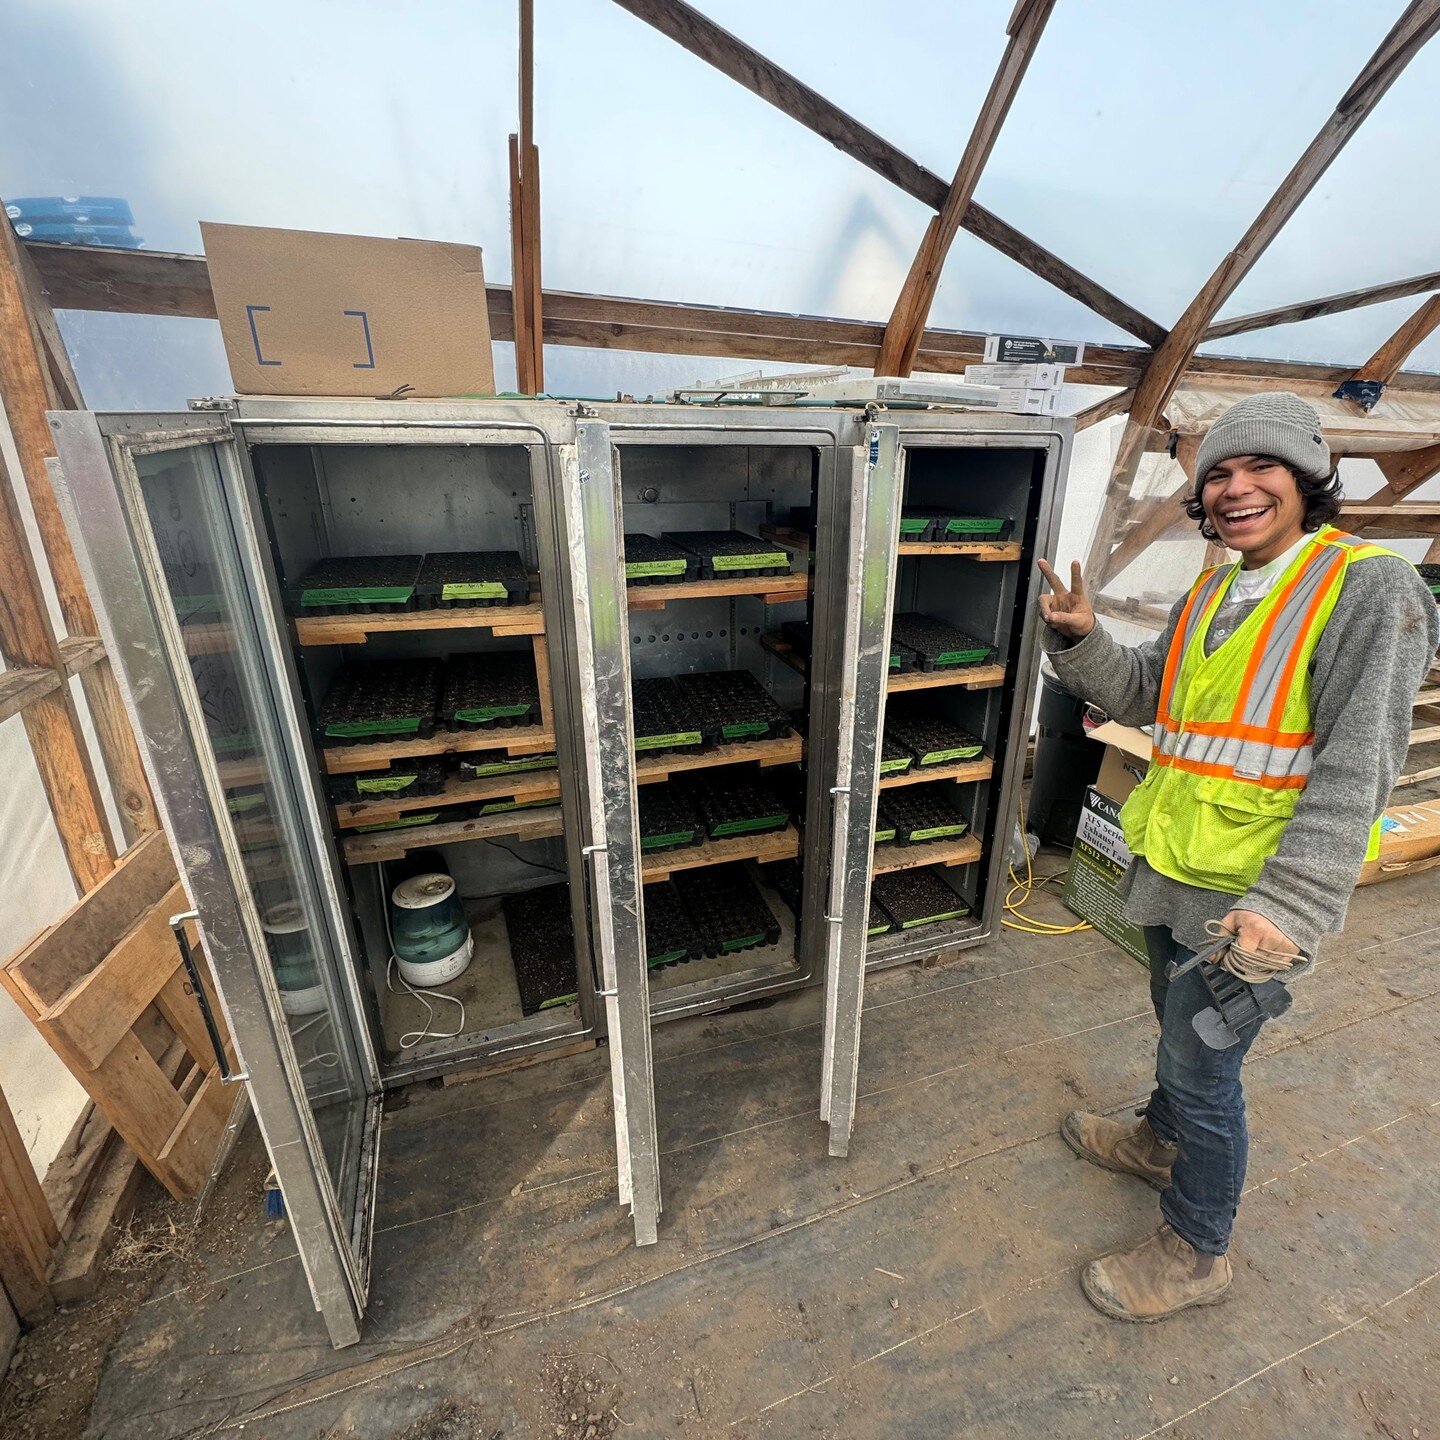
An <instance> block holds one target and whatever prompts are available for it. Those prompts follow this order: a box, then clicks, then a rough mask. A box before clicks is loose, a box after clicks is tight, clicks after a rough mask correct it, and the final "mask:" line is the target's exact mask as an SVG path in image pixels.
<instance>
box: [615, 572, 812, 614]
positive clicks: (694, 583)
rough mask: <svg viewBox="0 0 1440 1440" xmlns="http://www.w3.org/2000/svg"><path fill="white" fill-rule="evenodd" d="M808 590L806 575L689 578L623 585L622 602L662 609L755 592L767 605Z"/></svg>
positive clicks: (798, 597) (638, 607)
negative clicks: (684, 602)
mask: <svg viewBox="0 0 1440 1440" xmlns="http://www.w3.org/2000/svg"><path fill="white" fill-rule="evenodd" d="M809 593H810V577H809V576H808V575H751V576H748V577H738V578H736V579H734V580H690V581H686V582H682V583H678V584H674V585H627V586H626V587H625V603H626V605H627V606H628V607H629V608H630V609H631V610H663V609H664V608H665V607H666V606H667V605H669V604H672V603H673V602H674V601H677V600H713V599H717V598H720V597H724V596H727V595H758V596H759V597H760V598H761V599H762V600H763V601H764V602H765V603H766V604H767V605H783V604H785V603H786V602H787V601H790V600H803V599H804V598H805V596H806V595H808V594H809Z"/></svg>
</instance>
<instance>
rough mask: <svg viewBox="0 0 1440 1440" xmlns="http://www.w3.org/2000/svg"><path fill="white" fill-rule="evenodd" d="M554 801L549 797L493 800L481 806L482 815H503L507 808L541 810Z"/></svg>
mask: <svg viewBox="0 0 1440 1440" xmlns="http://www.w3.org/2000/svg"><path fill="white" fill-rule="evenodd" d="M554 803H555V802H554V800H552V799H550V798H548V797H547V798H546V799H544V800H492V801H491V802H490V803H489V804H488V805H482V806H481V807H480V813H481V814H482V815H501V814H503V813H504V812H505V811H507V810H539V809H541V808H543V807H544V806H546V805H553V804H554Z"/></svg>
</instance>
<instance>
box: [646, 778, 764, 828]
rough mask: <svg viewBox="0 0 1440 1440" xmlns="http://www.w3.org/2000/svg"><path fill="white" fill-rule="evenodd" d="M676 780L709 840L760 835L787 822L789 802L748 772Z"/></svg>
mask: <svg viewBox="0 0 1440 1440" xmlns="http://www.w3.org/2000/svg"><path fill="white" fill-rule="evenodd" d="M680 784H681V786H682V787H683V793H684V795H685V796H686V798H687V799H688V800H689V802H690V806H691V808H692V810H693V811H694V813H695V814H696V815H698V816H699V817H700V822H701V824H702V826H703V828H704V833H705V834H706V835H707V836H708V837H709V838H710V839H711V840H723V839H725V837H726V836H729V835H760V834H764V833H765V832H766V831H769V830H783V829H784V828H785V826H786V825H788V824H789V823H790V806H789V804H788V803H787V802H786V801H784V800H782V799H781V798H780V796H779V795H777V794H776V793H775V791H774V790H773V789H772V788H771V787H770V786H769V785H767V784H766V783H765V782H764V781H763V780H757V779H754V778H753V777H751V776H748V775H702V776H695V777H693V778H692V779H689V780H686V781H683V782H680ZM641 803H642V804H643V803H644V795H643V793H642V796H641Z"/></svg>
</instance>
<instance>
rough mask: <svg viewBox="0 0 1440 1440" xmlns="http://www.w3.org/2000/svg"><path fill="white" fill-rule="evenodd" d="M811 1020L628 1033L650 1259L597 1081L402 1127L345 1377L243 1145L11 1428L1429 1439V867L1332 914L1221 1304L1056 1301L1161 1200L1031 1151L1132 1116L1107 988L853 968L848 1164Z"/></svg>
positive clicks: (1437, 1223) (1051, 957)
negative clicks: (1174, 1308)
mask: <svg viewBox="0 0 1440 1440" xmlns="http://www.w3.org/2000/svg"><path fill="white" fill-rule="evenodd" d="M1046 904H1048V905H1053V906H1054V913H1055V915H1056V918H1064V912H1063V911H1061V910H1060V909H1059V907H1058V905H1055V904H1054V902H1053V901H1049V902H1046ZM819 1000H820V997H819V995H818V993H817V992H815V991H810V992H807V993H805V994H802V995H798V996H791V997H787V998H785V999H784V1000H782V1001H779V1002H777V1003H774V1004H771V1005H769V1006H768V1007H765V1008H760V1009H752V1010H748V1011H744V1012H737V1013H732V1014H729V1015H725V1016H718V1017H710V1018H707V1019H704V1020H700V1021H691V1022H681V1023H676V1024H671V1025H666V1026H663V1027H661V1028H660V1029H659V1030H657V1031H656V1037H655V1049H656V1078H657V1086H658V1092H659V1094H658V1104H659V1117H660V1129H661V1141H662V1147H663V1151H664V1169H663V1181H664V1187H665V1206H666V1209H665V1215H664V1217H663V1219H662V1223H661V1233H660V1243H659V1244H658V1245H655V1246H652V1247H648V1248H646V1249H644V1250H637V1249H635V1247H634V1246H633V1244H632V1243H631V1235H630V1229H629V1225H628V1221H627V1219H626V1217H625V1216H624V1214H623V1213H622V1212H621V1210H620V1208H619V1206H618V1204H617V1201H616V1189H615V1175H614V1155H613V1139H612V1132H611V1125H610V1113H609V1097H608V1084H607V1079H606V1074H605V1067H604V1059H603V1055H601V1054H598V1053H597V1054H587V1055H584V1056H579V1057H573V1058H570V1059H566V1060H560V1061H557V1062H555V1063H554V1064H551V1065H546V1066H541V1067H537V1068H536V1069H534V1070H530V1071H525V1072H520V1073H517V1074H514V1075H510V1076H505V1077H500V1078H496V1079H492V1080H489V1081H484V1082H479V1083H476V1084H470V1085H462V1086H454V1087H451V1088H449V1089H444V1088H440V1087H438V1086H417V1087H412V1088H411V1089H409V1090H408V1091H405V1092H402V1093H401V1094H400V1095H397V1096H396V1097H394V1099H393V1100H392V1102H391V1104H390V1107H389V1109H388V1112H387V1115H386V1120H385V1132H384V1139H383V1144H382V1167H381V1171H382V1173H381V1191H380V1196H379V1205H378V1218H377V1223H376V1234H375V1251H374V1274H373V1280H372V1286H371V1295H372V1301H371V1308H370V1313H369V1316H368V1318H367V1322H366V1329H365V1338H364V1340H363V1341H362V1343H361V1344H360V1345H358V1346H356V1347H353V1348H352V1349H349V1350H345V1351H339V1352H337V1351H334V1350H332V1349H331V1348H330V1346H329V1344H328V1342H327V1340H326V1337H325V1332H324V1328H323V1326H322V1325H321V1323H320V1321H319V1318H318V1316H316V1314H315V1313H314V1311H313V1309H312V1307H311V1305H310V1301H309V1297H308V1292H307V1290H306V1286H305V1280H304V1276H303V1274H302V1272H301V1269H300V1265H299V1263H298V1260H297V1258H296V1256H295V1252H294V1245H293V1242H292V1239H291V1236H290V1234H289V1232H288V1229H287V1227H286V1225H285V1223H284V1222H283V1221H279V1222H277V1221H267V1220H266V1219H265V1218H264V1207H263V1198H262V1194H261V1188H262V1183H263V1179H264V1174H265V1169H266V1165H265V1160H264V1157H263V1153H262V1151H261V1149H260V1147H259V1145H258V1144H257V1143H256V1142H255V1141H254V1138H253V1135H252V1136H251V1137H250V1139H249V1141H248V1143H245V1144H242V1147H241V1149H240V1150H239V1152H238V1153H237V1156H236V1159H235V1162H234V1164H233V1166H232V1168H231V1170H230V1171H229V1173H228V1175H227V1177H226V1180H225V1182H224V1185H223V1186H222V1188H221V1191H220V1194H219V1196H218V1199H217V1202H216V1204H215V1206H214V1207H213V1209H212V1210H211V1211H210V1212H209V1213H208V1214H207V1215H206V1217H205V1218H204V1219H203V1220H202V1221H201V1222H200V1224H199V1225H198V1226H196V1225H193V1224H192V1223H190V1220H189V1217H188V1216H187V1214H186V1213H185V1212H184V1211H182V1210H181V1209H179V1208H178V1207H173V1206H170V1205H169V1204H168V1202H167V1203H164V1204H162V1203H161V1202H159V1201H155V1202H154V1203H152V1204H149V1205H147V1206H146V1207H145V1209H144V1211H143V1213H142V1217H141V1219H140V1221H139V1222H138V1223H137V1228H136V1230H135V1233H134V1234H133V1235H132V1236H131V1237H130V1238H129V1239H128V1240H127V1242H126V1244H125V1246H123V1247H122V1250H121V1252H120V1255H119V1257H118V1261H117V1264H116V1265H115V1266H113V1267H112V1272H111V1274H110V1275H109V1276H108V1277H107V1281H106V1285H105V1287H104V1290H103V1291H102V1294H101V1295H100V1296H99V1297H98V1298H97V1299H96V1300H95V1301H93V1302H91V1303H90V1304H88V1305H86V1306H82V1307H77V1308H75V1309H73V1310H71V1311H70V1312H68V1313H65V1314H62V1315H60V1316H58V1317H57V1318H56V1319H55V1320H54V1321H53V1322H51V1323H50V1324H49V1325H47V1326H46V1327H44V1328H43V1329H41V1330H38V1331H36V1332H34V1333H33V1334H32V1335H31V1336H30V1337H28V1339H27V1342H26V1345H25V1348H24V1350H23V1352H22V1354H21V1357H20V1359H19V1360H18V1361H17V1364H16V1366H15V1368H14V1370H13V1371H12V1374H11V1376H10V1377H9V1379H8V1380H7V1382H6V1384H5V1387H4V1389H3V1391H0V1434H3V1435H4V1436H6V1437H9V1436H24V1437H27V1440H28V1437H39V1436H45V1437H50V1436H64V1437H70V1436H78V1435H81V1434H83V1435H85V1436H86V1437H89V1440H100V1437H104V1440H141V1437H144V1440H168V1437H179V1436H202V1435H226V1436H228V1435H231V1434H238V1433H239V1432H242V1431H243V1432H244V1434H245V1435H246V1436H247V1437H250V1436H256V1437H266V1440H269V1437H275V1440H321V1437H324V1440H470V1437H479V1440H496V1437H505V1440H512V1437H514V1440H518V1437H533V1440H544V1437H555V1440H594V1437H600V1436H607V1437H608V1436H625V1437H627V1440H638V1437H642V1436H645V1437H649V1436H665V1437H677V1436H697V1437H699V1436H722V1435H724V1436H735V1437H737V1440H748V1437H760V1436H777V1437H792V1436H796V1437H799V1436H834V1437H866V1440H869V1437H876V1436H886V1437H889V1436H898V1437H907V1440H908V1437H936V1440H939V1437H960V1436H963V1437H972V1436H974V1437H990V1436H1017V1437H1020V1436H1024V1437H1031V1436H1045V1437H1047V1440H1062V1437H1086V1440H1090V1437H1095V1436H1106V1437H1109V1436H1115V1437H1129V1440H1154V1437H1158V1436H1165V1437H1168V1440H1197V1437H1220V1436H1223V1437H1227V1440H1230V1437H1240V1440H1259V1437H1267V1440H1268V1437H1275V1440H1280V1437H1284V1440H1290V1437H1297V1436H1315V1437H1325V1440H1336V1437H1339V1440H1344V1437H1350V1436H1355V1437H1361V1436H1365V1437H1380V1440H1418V1437H1425V1440H1430V1437H1432V1436H1436V1435H1440V1283H1437V1281H1440V1205H1437V1203H1436V1196H1437V1194H1440V1058H1437V1057H1440V1047H1437V1028H1440V1027H1437V1018H1440V885H1437V883H1436V881H1435V879H1434V876H1433V875H1419V876H1415V877H1412V878H1411V879H1408V880H1404V881H1397V882H1394V883H1391V884H1388V885H1383V886H1378V887H1375V888H1373V889H1370V890H1366V891H1362V892H1360V894H1359V896H1358V897H1357V899H1356V902H1355V904H1354V906H1353V908H1352V912H1351V919H1350V924H1349V927H1348V929H1347V931H1346V933H1345V935H1344V936H1343V937H1341V938H1340V939H1338V940H1336V941H1335V942H1333V943H1332V944H1331V945H1330V946H1329V948H1328V951H1327V953H1326V956H1325V960H1324V963H1323V964H1322V966H1321V967H1320V970H1319V971H1318V973H1317V974H1316V975H1315V976H1314V977H1312V978H1311V979H1308V980H1306V981H1305V982H1303V984H1301V985H1300V986H1298V987H1297V990H1296V1003H1295V1009H1294V1011H1293V1012H1292V1013H1291V1015H1290V1016H1288V1017H1286V1019H1285V1020H1283V1021H1281V1022H1279V1023H1274V1024H1271V1025H1270V1026H1269V1027H1268V1028H1267V1029H1266V1030H1265V1032H1264V1033H1263V1034H1262V1035H1261V1037H1260V1039H1259V1041H1258V1042H1257V1043H1256V1046H1255V1049H1254V1051H1253V1052H1252V1056H1251V1059H1250V1061H1249V1063H1248V1065H1247V1069H1246V1076H1247V1091H1248V1093H1249V1097H1250V1107H1251V1120H1252V1129H1253V1132H1254V1145H1253V1149H1252V1154H1251V1171H1250V1181H1249V1187H1248V1192H1247V1197H1246V1200H1245V1203H1244V1206H1243V1207H1242V1210H1241V1216H1240V1228H1239V1233H1238V1238H1237V1242H1236V1246H1235V1250H1234V1258H1235V1262H1236V1284H1235V1290H1234V1294H1233V1297H1232V1298H1231V1300H1230V1301H1229V1302H1228V1303H1227V1304H1226V1305H1224V1306H1221V1307H1219V1308H1216V1309H1209V1310H1200V1311H1194V1312H1191V1313H1189V1314H1187V1315H1183V1316H1180V1317H1177V1318H1176V1319H1174V1320H1172V1321H1169V1322H1167V1323H1166V1324H1163V1325H1158V1326H1145V1327H1140V1326H1127V1325H1121V1324H1117V1323H1115V1322H1113V1321H1109V1320H1106V1319H1104V1318H1103V1317H1102V1316H1100V1315H1098V1314H1097V1313H1096V1312H1095V1311H1094V1310H1092V1309H1091V1308H1090V1307H1089V1305H1087V1304H1086V1302H1085V1300H1084V1299H1083V1297H1082V1296H1081V1293H1080V1289H1079V1285H1078V1274H1079V1270H1080V1267H1081V1266H1082V1265H1083V1263H1084V1262H1085V1261H1086V1260H1088V1259H1089V1258H1091V1257H1092V1256H1093V1255H1095V1254H1097V1253H1101V1252H1103V1251H1105V1250H1107V1249H1110V1248H1113V1247H1115V1246H1118V1245H1123V1244H1125V1243H1127V1242H1129V1241H1131V1240H1132V1239H1136V1238H1139V1237H1140V1236H1142V1235H1143V1234H1145V1233H1146V1232H1147V1231H1148V1230H1149V1229H1150V1228H1152V1227H1153V1226H1154V1224H1155V1223H1157V1219H1156V1197H1155V1195H1154V1193H1153V1192H1152V1191H1150V1190H1149V1189H1148V1188H1146V1187H1145V1186H1143V1185H1141V1184H1140V1183H1139V1182H1136V1181H1132V1180H1128V1179H1126V1178H1124V1177H1120V1176H1115V1175H1111V1174H1108V1173H1106V1172H1103V1171H1100V1170H1097V1169H1095V1168H1093V1167H1092V1166H1089V1165H1086V1164H1084V1163H1083V1162H1081V1161H1079V1160H1077V1159H1076V1158H1075V1157H1074V1156H1073V1155H1071V1154H1070V1152H1069V1151H1068V1150H1067V1149H1066V1148H1065V1146H1064V1144H1063V1143H1062V1142H1061V1141H1060V1139H1059V1137H1058V1135H1057V1133H1056V1126H1057V1123H1058V1121H1059V1118H1060V1116H1061V1114H1062V1113H1063V1112H1064V1111H1065V1110H1066V1109H1068V1108H1071V1107H1073V1106H1076V1105H1081V1106H1086V1107H1089V1108H1095V1109H1100V1110H1106V1111H1114V1112H1123V1111H1125V1110H1127V1109H1129V1108H1131V1107H1133V1106H1134V1105H1135V1104H1136V1103H1137V1102H1138V1101H1139V1100H1140V1099H1141V1097H1142V1096H1143V1095H1144V1093H1145V1091H1146V1089H1147V1083H1146V1081H1147V1075H1148V1073H1149V1071H1150V1068H1151V1066H1152V1063H1153V1055H1154V1021H1153V1018H1152V1017H1151V1016H1150V1014H1149V1011H1148V1004H1147V999H1146V988H1145V978H1144V975H1143V973H1142V971H1141V970H1140V968H1139V967H1138V966H1137V965H1136V964H1135V963H1134V962H1133V961H1132V960H1129V959H1128V958H1126V957H1125V956H1123V955H1122V954H1120V953H1119V952H1118V951H1117V950H1115V949H1114V948H1113V947H1111V946H1110V945H1108V944H1106V943H1105V942H1103V941H1102V940H1100V939H1099V938H1098V937H1096V936H1095V935H1094V934H1093V933H1081V934H1076V935H1069V936H1064V937H1059V938H1053V939H1036V938H1032V937H1029V936H1022V935H1013V934H1009V933H1007V934H1005V935H1003V936H1002V937H1000V938H998V939H996V940H994V941H992V942H991V943H989V944H987V945H985V946H984V947H982V948H980V949H978V950H974V951H970V952H966V953H965V954H964V955H963V956H961V957H958V958H957V959H956V960H955V961H954V962H953V963H951V964H949V965H946V966H942V967H939V968H936V969H932V970H926V971H922V970H918V969H914V968H910V969H903V970H894V971H889V972H886V973H883V974H880V975H877V976H873V977H872V978H871V983H870V985H869V986H868V988H867V997H866V1011H865V1018H864V1032H863V1033H864V1043H863V1054H862V1069H861V1077H860V1095H861V1099H860V1103H859V1107H858V1112H857V1122H856V1132H855V1139H854V1143H853V1146H852V1150H851V1155H850V1158H849V1159H848V1160H843V1161H842V1160H832V1159H830V1158H829V1157H828V1156H827V1154H826V1137H825V1131H824V1127H823V1126H822V1125H821V1124H820V1122H819V1119H818V1115H817V1109H816V1096H817V1090H818V1081H819V1044H820V1029H819V1014H820V1004H819ZM72 1372H73V1373H72ZM97 1379H98V1388H97ZM92 1396H93V1402H92ZM87 1410H88V1419H87Z"/></svg>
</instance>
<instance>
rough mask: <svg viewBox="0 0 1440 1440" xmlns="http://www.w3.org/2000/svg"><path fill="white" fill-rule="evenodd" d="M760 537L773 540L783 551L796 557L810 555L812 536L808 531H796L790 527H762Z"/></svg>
mask: <svg viewBox="0 0 1440 1440" xmlns="http://www.w3.org/2000/svg"><path fill="white" fill-rule="evenodd" d="M760 535H761V538H762V539H765V540H773V541H774V542H775V543H776V544H777V545H778V546H780V548H781V549H782V550H789V551H792V552H793V553H794V554H796V555H808V554H809V553H810V548H811V536H810V532H809V531H808V530H795V529H792V528H791V527H790V526H789V525H762V526H760Z"/></svg>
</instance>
